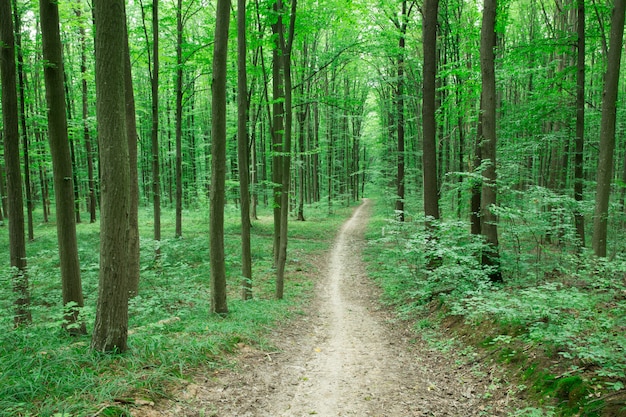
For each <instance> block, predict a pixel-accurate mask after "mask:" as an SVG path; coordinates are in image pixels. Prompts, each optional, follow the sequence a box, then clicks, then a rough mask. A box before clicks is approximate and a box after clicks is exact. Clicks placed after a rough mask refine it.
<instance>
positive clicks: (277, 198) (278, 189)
mask: <svg viewBox="0 0 626 417" xmlns="http://www.w3.org/2000/svg"><path fill="white" fill-rule="evenodd" d="M281 8H282V1H281V0H276V1H274V3H273V6H272V11H273V13H275V14H276V21H275V22H273V23H272V36H273V37H274V48H273V49H272V123H271V126H270V131H271V136H272V148H271V149H272V152H271V155H272V183H273V184H272V189H273V201H274V249H273V251H274V264H275V265H278V257H279V256H280V226H281V203H282V198H281V195H282V193H283V192H285V190H283V189H282V185H283V180H282V154H283V152H285V150H284V149H283V144H284V138H283V135H284V133H285V86H284V72H283V59H282V56H281V53H282V52H281V50H280V41H279V38H280V37H281V36H284V35H281V34H282V33H283V32H284V25H283V16H282V13H283V12H282V10H281ZM276 285H278V283H277V284H276Z"/></svg>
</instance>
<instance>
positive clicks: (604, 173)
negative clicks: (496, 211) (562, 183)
mask: <svg viewBox="0 0 626 417" xmlns="http://www.w3.org/2000/svg"><path fill="white" fill-rule="evenodd" d="M625 6H626V0H615V6H614V8H613V17H612V18H611V34H610V38H609V53H608V59H607V69H606V75H605V81H604V93H603V97H602V120H601V122H600V155H599V159H598V182H597V186H596V208H595V212H594V216H593V239H592V242H591V243H592V246H593V252H594V253H595V255H596V256H600V257H604V256H606V237H607V223H608V221H607V220H608V212H609V198H610V195H611V179H612V177H613V152H614V150H615V119H616V103H617V88H618V83H619V72H620V63H621V59H622V43H623V36H624V10H625V8H626V7H625Z"/></svg>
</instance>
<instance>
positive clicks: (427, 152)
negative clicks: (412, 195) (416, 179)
mask: <svg viewBox="0 0 626 417" xmlns="http://www.w3.org/2000/svg"><path fill="white" fill-rule="evenodd" d="M438 10H439V1H438V0H425V7H424V23H423V33H424V35H423V37H424V67H423V72H424V81H423V83H424V85H423V104H422V120H423V126H422V128H423V130H424V138H423V141H424V143H423V157H422V165H423V173H424V174H423V175H424V214H425V215H426V218H427V219H433V220H437V219H439V189H438V186H437V123H436V120H435V110H436V107H435V93H436V91H435V78H436V74H437V14H438ZM427 222H429V220H427Z"/></svg>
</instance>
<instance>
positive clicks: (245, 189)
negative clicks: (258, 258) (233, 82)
mask: <svg viewBox="0 0 626 417" xmlns="http://www.w3.org/2000/svg"><path fill="white" fill-rule="evenodd" d="M246 52H247V45H246V0H237V67H238V71H237V148H238V149H237V156H238V161H239V198H240V199H241V276H242V282H241V298H242V299H244V300H248V299H250V298H252V255H251V249H250V190H249V188H250V187H249V176H250V162H249V159H250V158H249V156H248V97H247V92H248V80H247V68H246V63H247V61H246Z"/></svg>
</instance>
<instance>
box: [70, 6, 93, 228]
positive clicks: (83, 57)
mask: <svg viewBox="0 0 626 417" xmlns="http://www.w3.org/2000/svg"><path fill="white" fill-rule="evenodd" d="M77 7H78V8H77V9H75V10H74V13H75V14H76V17H77V18H78V19H79V20H80V21H81V24H80V25H79V29H78V30H79V36H80V50H81V52H80V73H81V79H82V86H81V87H82V111H83V138H84V140H85V153H86V158H87V180H88V184H89V196H88V200H87V201H88V202H89V223H95V221H96V209H97V201H96V186H95V181H94V167H93V150H92V145H91V136H90V134H89V123H88V119H89V105H88V98H89V91H88V88H87V41H86V33H85V26H84V24H83V22H82V19H81V16H82V10H81V7H82V6H80V3H77Z"/></svg>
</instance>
